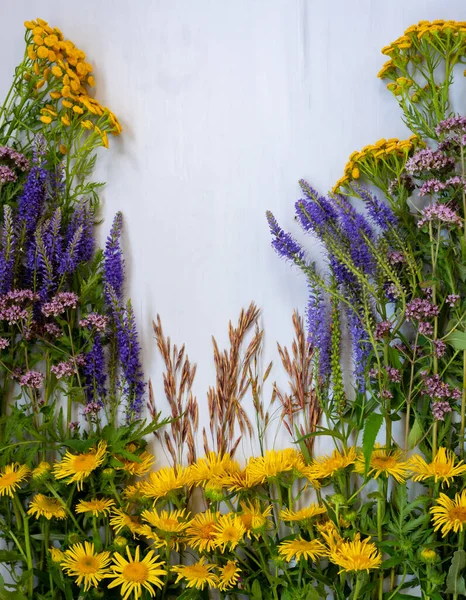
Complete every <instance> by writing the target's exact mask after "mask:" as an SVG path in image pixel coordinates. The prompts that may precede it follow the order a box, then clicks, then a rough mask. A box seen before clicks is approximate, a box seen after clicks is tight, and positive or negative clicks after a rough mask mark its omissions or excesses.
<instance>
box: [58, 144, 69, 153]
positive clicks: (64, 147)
mask: <svg viewBox="0 0 466 600" xmlns="http://www.w3.org/2000/svg"><path fill="white" fill-rule="evenodd" d="M58 149H59V151H60V153H61V154H68V148H67V147H66V146H65V145H64V144H60V145H59V146H58Z"/></svg>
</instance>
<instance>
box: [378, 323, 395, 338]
mask: <svg viewBox="0 0 466 600" xmlns="http://www.w3.org/2000/svg"><path fill="white" fill-rule="evenodd" d="M391 330H392V324H391V323H390V321H380V323H377V325H376V327H375V339H376V340H381V339H382V338H383V337H385V336H386V335H388V334H389V333H390V331H391Z"/></svg>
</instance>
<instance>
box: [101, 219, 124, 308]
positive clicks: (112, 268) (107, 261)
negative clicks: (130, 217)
mask: <svg viewBox="0 0 466 600" xmlns="http://www.w3.org/2000/svg"><path fill="white" fill-rule="evenodd" d="M122 226H123V215H122V213H121V212H118V213H117V214H116V215H115V218H114V220H113V224H112V229H111V230H110V235H109V236H108V238H107V243H106V244H105V250H104V282H105V289H106V292H105V294H106V299H107V302H108V304H111V298H110V297H109V296H108V291H107V290H109V289H110V288H112V289H113V292H114V294H115V295H116V297H117V298H118V300H120V299H121V296H122V294H123V281H124V262H123V256H122V250H121V245H120V238H121V229H122Z"/></svg>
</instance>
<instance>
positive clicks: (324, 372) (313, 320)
mask: <svg viewBox="0 0 466 600" xmlns="http://www.w3.org/2000/svg"><path fill="white" fill-rule="evenodd" d="M307 327H308V342H309V344H311V346H312V347H314V348H316V349H317V350H318V363H319V375H320V376H321V377H322V378H323V379H327V378H328V377H329V376H330V373H331V344H332V339H331V328H330V323H329V315H328V306H327V304H326V302H325V298H324V295H323V293H322V290H321V289H319V288H318V287H316V286H310V287H309V301H308V304H307Z"/></svg>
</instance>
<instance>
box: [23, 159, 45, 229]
mask: <svg viewBox="0 0 466 600" xmlns="http://www.w3.org/2000/svg"><path fill="white" fill-rule="evenodd" d="M46 181H47V171H46V170H45V169H44V168H41V167H33V168H32V169H31V170H30V171H29V175H28V178H27V180H26V183H25V184H24V190H23V193H22V195H21V197H20V199H19V218H20V220H21V221H23V222H24V223H25V225H26V232H27V234H28V235H30V234H31V233H32V232H33V231H34V229H35V228H36V225H37V222H38V220H39V218H40V216H41V214H42V210H43V207H44V202H45V196H46Z"/></svg>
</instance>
